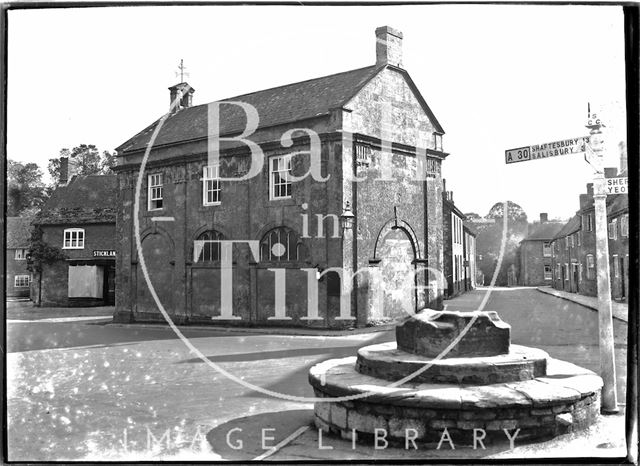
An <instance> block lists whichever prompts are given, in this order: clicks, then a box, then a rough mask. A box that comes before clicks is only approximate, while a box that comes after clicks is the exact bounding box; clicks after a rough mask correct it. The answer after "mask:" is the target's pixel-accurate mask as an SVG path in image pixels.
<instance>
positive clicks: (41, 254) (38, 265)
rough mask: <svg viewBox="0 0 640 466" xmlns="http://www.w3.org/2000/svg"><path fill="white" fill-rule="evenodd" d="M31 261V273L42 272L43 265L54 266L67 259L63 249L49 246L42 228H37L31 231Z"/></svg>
mask: <svg viewBox="0 0 640 466" xmlns="http://www.w3.org/2000/svg"><path fill="white" fill-rule="evenodd" d="M28 257H29V260H28V262H27V269H28V270H29V271H30V272H37V273H40V272H42V265H43V264H52V263H53V262H56V261H59V260H64V259H66V258H67V256H66V254H64V252H63V251H62V249H60V248H58V247H56V246H51V245H49V244H47V243H46V242H45V241H43V239H42V228H40V226H37V225H36V226H35V227H33V229H32V230H31V237H30V238H29V256H28Z"/></svg>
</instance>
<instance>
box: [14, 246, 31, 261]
mask: <svg viewBox="0 0 640 466" xmlns="http://www.w3.org/2000/svg"><path fill="white" fill-rule="evenodd" d="M19 251H24V254H22V255H21V254H19ZM28 254H29V250H28V249H25V248H17V249H16V250H15V251H14V253H13V260H16V261H26V260H27V255H28Z"/></svg>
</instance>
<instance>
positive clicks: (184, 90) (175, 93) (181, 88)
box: [169, 83, 195, 113]
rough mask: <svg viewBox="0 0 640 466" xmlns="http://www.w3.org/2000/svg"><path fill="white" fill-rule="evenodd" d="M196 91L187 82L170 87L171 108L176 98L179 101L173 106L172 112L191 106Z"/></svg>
mask: <svg viewBox="0 0 640 466" xmlns="http://www.w3.org/2000/svg"><path fill="white" fill-rule="evenodd" d="M194 92H195V89H194V88H192V87H191V86H189V84H187V83H180V84H176V85H175V86H171V87H170V88H169V108H171V105H173V102H174V101H175V100H178V103H177V104H176V106H175V107H173V109H172V110H171V113H176V112H177V111H178V110H182V109H183V108H189V107H191V105H192V103H193V93H194Z"/></svg>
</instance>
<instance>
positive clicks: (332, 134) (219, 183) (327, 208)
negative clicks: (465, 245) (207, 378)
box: [115, 27, 447, 328]
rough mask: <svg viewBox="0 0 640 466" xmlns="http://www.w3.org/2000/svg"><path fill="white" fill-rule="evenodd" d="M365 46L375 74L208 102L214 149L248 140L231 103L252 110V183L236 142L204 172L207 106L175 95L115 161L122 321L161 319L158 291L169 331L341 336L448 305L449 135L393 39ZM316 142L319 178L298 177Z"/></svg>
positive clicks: (392, 34) (242, 112) (180, 92)
mask: <svg viewBox="0 0 640 466" xmlns="http://www.w3.org/2000/svg"><path fill="white" fill-rule="evenodd" d="M375 36H376V37H375V50H376V62H375V64H374V65H371V66H367V67H365V68H360V69H355V70H351V71H346V72H343V73H338V74H333V75H330V76H324V77H321V78H316V79H310V80H307V81H303V82H298V83H294V84H288V85H284V86H280V87H275V88H272V89H266V90H262V91H258V92H253V93H249V94H245V95H241V96H237V97H232V98H229V99H224V100H222V101H219V102H218V104H216V105H217V108H219V135H220V136H221V137H222V138H224V137H231V136H238V135H240V134H241V133H242V132H243V131H244V130H245V129H246V125H247V121H248V117H247V113H246V112H247V110H246V109H245V108H244V107H241V106H240V104H239V103H242V104H244V105H248V106H250V107H252V108H253V109H255V110H256V112H257V114H258V116H259V123H258V124H257V128H255V131H253V132H252V133H251V134H249V135H248V136H246V137H245V139H248V140H250V141H251V142H252V143H255V145H257V147H259V148H260V149H261V151H262V153H263V154H264V160H263V163H262V165H261V166H259V167H258V169H257V171H256V172H255V173H254V172H253V170H255V167H254V166H253V158H252V157H251V152H250V149H249V147H248V146H247V144H246V143H244V142H242V141H227V140H224V139H223V140H222V141H221V142H220V152H219V154H220V156H219V159H217V161H216V162H214V163H212V162H211V159H210V157H209V155H210V146H209V145H208V143H209V142H210V141H209V139H208V131H209V130H208V126H209V125H210V123H211V120H210V119H208V118H209V117H210V115H211V113H210V112H211V105H207V104H205V105H196V106H194V105H192V99H193V94H194V90H193V89H192V88H190V87H189V86H188V85H187V84H186V83H180V84H178V85H176V86H173V87H172V88H170V97H171V101H172V102H173V101H176V100H177V101H178V102H179V104H178V105H176V106H175V107H174V108H173V109H172V111H171V112H170V114H169V115H168V116H167V118H166V120H164V121H163V122H162V124H161V127H160V128H159V130H158V125H159V124H160V120H158V121H157V122H155V123H154V124H152V125H151V126H149V127H148V128H146V129H144V130H142V131H141V132H139V133H137V134H136V135H134V136H133V137H131V138H130V139H129V140H127V141H126V142H125V143H123V144H122V145H121V146H120V147H118V149H117V158H118V163H117V167H116V168H115V170H116V172H117V177H118V193H119V194H118V196H119V198H118V201H117V203H116V204H115V205H117V206H118V212H117V242H118V245H119V251H118V254H119V255H118V261H117V268H118V270H117V274H116V276H117V287H116V289H117V291H116V311H115V319H116V320H117V321H126V322H131V321H161V320H164V319H163V316H162V314H161V312H160V310H159V308H158V305H157V303H156V299H155V297H154V296H153V293H155V294H156V296H157V299H158V301H159V302H160V303H161V304H162V307H163V308H164V309H165V310H166V312H167V313H168V314H169V315H171V317H172V319H173V320H174V321H175V322H177V323H187V322H201V323H204V322H214V323H222V324H235V325H250V324H260V325H270V324H271V325H293V326H314V327H326V328H340V327H352V326H364V325H375V324H377V323H381V322H387V321H392V320H395V319H397V318H398V317H401V316H403V315H405V313H406V312H415V311H416V310H419V309H421V308H423V307H425V306H430V307H433V308H436V309H441V308H442V297H443V293H444V287H445V284H444V282H443V280H442V276H441V275H442V273H441V271H442V269H443V248H442V241H443V238H442V225H443V218H442V191H443V188H442V177H441V164H442V162H443V160H444V159H445V158H446V157H447V153H445V152H444V151H443V147H442V137H443V134H444V130H443V128H442V126H441V125H440V123H439V122H438V120H437V119H436V117H435V115H434V114H433V112H432V111H431V110H430V108H429V106H428V105H427V102H426V101H425V99H424V97H423V96H422V95H421V93H420V91H419V90H418V88H417V87H416V85H415V83H414V82H413V80H412V79H411V77H410V75H409V73H408V72H407V71H406V70H405V69H404V67H403V66H404V65H403V57H402V41H403V35H402V33H401V32H399V31H396V30H394V29H393V28H390V27H380V28H378V29H377V30H376V31H375ZM372 39H373V38H372ZM373 42H374V41H373V40H372V46H373ZM225 102H226V103H225ZM231 102H235V104H234V103H231ZM301 128H302V130H301ZM156 130H158V131H157V137H156V138H155V139H154V140H153V141H152V135H153V134H154V131H156ZM316 135H317V141H319V145H316V147H319V149H320V150H319V161H320V163H319V167H320V172H321V176H320V178H327V177H328V178H327V179H325V180H322V179H316V178H318V177H312V176H306V177H305V176H304V175H305V174H307V172H308V171H309V170H310V169H313V165H312V162H313V160H314V158H313V157H312V155H311V154H310V152H311V150H310V147H311V145H312V143H313V142H314V138H315V137H316ZM148 145H150V151H149V155H148V159H147V161H146V164H145V167H144V172H143V173H142V174H141V181H140V182H141V192H140V198H139V199H138V202H139V215H138V219H139V230H137V231H136V228H135V222H134V215H135V214H134V206H135V204H136V198H135V193H136V183H137V182H138V178H139V175H140V173H139V171H140V168H141V164H142V162H143V158H144V155H145V150H146V148H147V146H148ZM214 160H216V159H214ZM315 160H317V159H315ZM250 173H251V174H255V176H247V175H249V174H250ZM243 176H244V177H245V179H242V180H239V179H237V178H239V177H243ZM356 178H357V179H358V181H356ZM136 234H139V238H140V245H141V253H142V257H141V256H140V255H139V253H138V248H137V247H136V241H137V240H136ZM220 241H234V243H233V245H232V246H231V247H229V248H227V246H223V245H222V243H221V242H220ZM248 241H251V242H252V243H247V242H248ZM225 244H226V243H225ZM427 267H430V268H431V271H429V270H427V269H426V268H427ZM145 269H146V271H147V274H146V276H145ZM355 271H358V273H357V274H355V275H352V274H354V273H355ZM223 276H225V277H227V279H226V281H223V280H222V277H223ZM352 276H353V278H352ZM229 277H230V279H231V281H232V282H231V281H230V280H229V279H228V278H229ZM147 280H148V281H149V282H150V284H151V285H152V289H153V292H152V291H151V289H150V287H149V286H148V282H147ZM349 284H352V287H353V292H351V293H349V292H348V291H349Z"/></svg>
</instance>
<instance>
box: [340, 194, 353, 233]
mask: <svg viewBox="0 0 640 466" xmlns="http://www.w3.org/2000/svg"><path fill="white" fill-rule="evenodd" d="M355 218H356V216H355V215H354V214H353V212H351V203H350V202H349V201H347V202H346V203H345V205H344V211H343V212H342V214H341V215H340V223H341V224H342V229H343V230H350V229H352V228H353V220H354V219H355Z"/></svg>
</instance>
